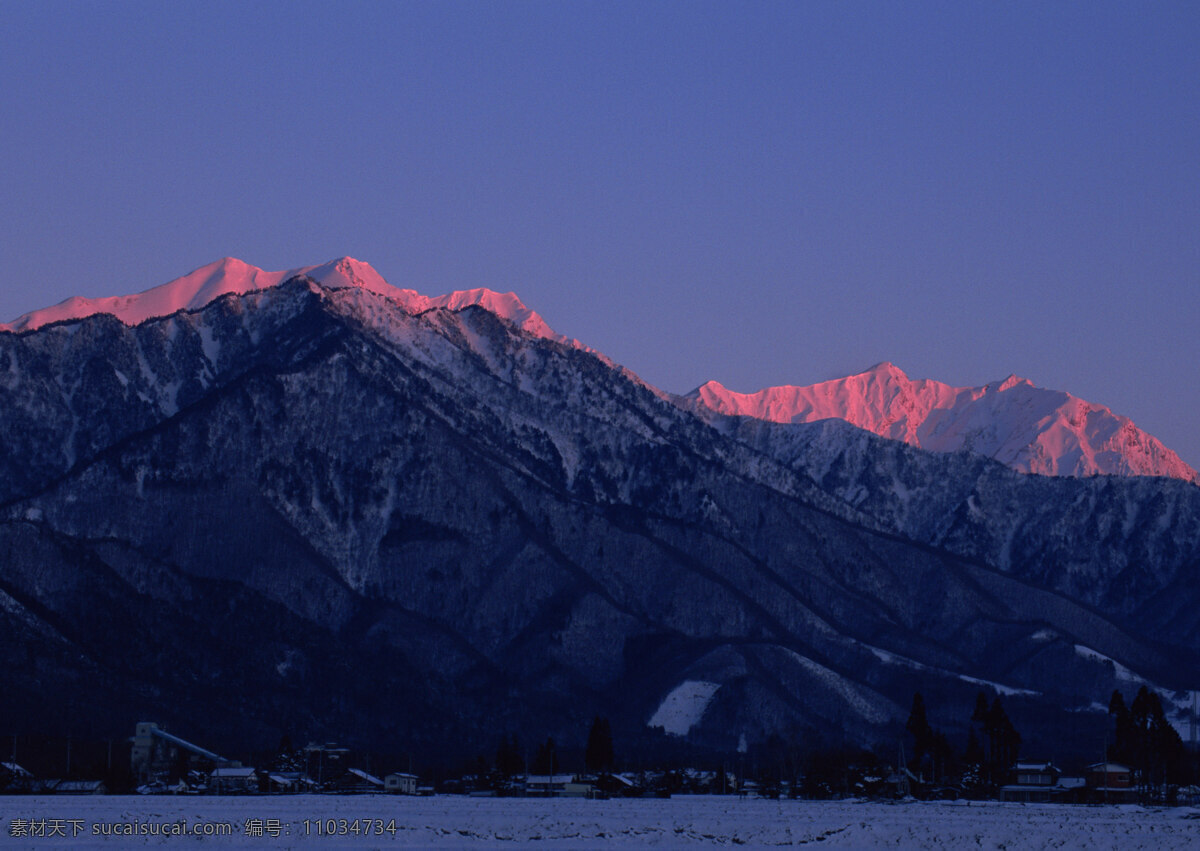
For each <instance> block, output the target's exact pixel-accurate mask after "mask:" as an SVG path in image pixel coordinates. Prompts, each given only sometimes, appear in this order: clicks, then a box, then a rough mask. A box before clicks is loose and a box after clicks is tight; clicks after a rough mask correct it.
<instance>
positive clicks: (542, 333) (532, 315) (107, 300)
mask: <svg viewBox="0 0 1200 851" xmlns="http://www.w3.org/2000/svg"><path fill="white" fill-rule="evenodd" d="M297 275H306V276H308V277H309V278H312V279H313V280H314V281H316V282H317V283H318V284H320V285H321V286H323V287H326V288H328V289H343V288H356V289H362V290H367V291H369V292H373V293H376V294H378V295H382V296H385V297H387V298H389V299H392V300H394V301H396V302H397V303H398V304H400V306H401V307H402V308H404V309H405V310H406V311H408V312H410V313H421V312H423V311H426V310H431V309H434V308H446V309H449V310H462V309H463V308H466V307H469V306H471V305H479V306H480V307H482V308H484V309H485V310H488V311H490V312H492V313H495V314H496V315H498V316H500V317H502V318H504V319H507V320H508V321H510V322H512V323H514V324H515V325H517V326H518V327H520V328H521V329H522V330H524V331H526V332H528V333H530V334H535V335H537V336H539V337H545V338H547V339H552V340H556V341H558V342H562V343H567V344H569V345H574V346H578V347H581V346H579V344H578V343H577V342H575V341H574V340H568V339H567V338H566V337H564V336H562V335H561V334H557V333H555V332H554V331H553V330H552V329H551V328H550V326H549V325H547V324H546V321H545V320H544V319H542V317H541V316H539V315H538V314H537V313H536V312H534V311H533V310H530V309H529V308H528V307H526V306H525V304H524V303H523V302H522V301H521V299H519V298H518V297H517V296H516V294H515V293H512V292H508V293H498V292H495V291H493V290H489V289H485V288H482V287H480V288H476V289H471V290H458V291H456V292H452V293H447V294H446V295H442V296H432V297H431V296H426V295H421V294H420V293H418V292H416V291H415V290H409V289H400V288H398V287H394V286H392V285H391V284H389V283H388V282H387V281H386V280H384V278H383V276H382V275H380V274H379V273H378V272H377V271H375V269H374V268H373V267H372V266H371V265H370V264H369V263H365V262H363V261H362V260H356V259H355V258H353V257H349V256H346V257H338V258H336V259H334V260H330V261H329V262H327V263H322V264H320V265H317V266H302V267H299V268H296V269H287V270H284V271H280V272H268V271H265V270H263V269H260V268H258V267H257V266H253V265H251V264H249V263H247V262H245V261H244V260H239V259H238V258H236V257H222V258H221V259H220V260H215V261H213V262H212V263H208V264H206V265H204V266H201V267H200V268H198V269H195V270H193V271H191V272H189V273H188V274H186V275H184V276H183V277H181V278H176V279H175V280H173V281H170V282H168V283H166V284H162V285H160V286H157V287H153V288H151V289H148V290H145V291H143V292H140V293H136V294H134V295H123V296H106V297H103V298H82V297H80V296H72V297H71V298H69V299H66V300H65V301H62V302H60V303H59V304H56V305H54V306H53V307H47V308H43V309H41V310H35V311H32V312H30V313H26V314H25V315H24V316H21V317H19V318H17V319H15V320H13V321H12V322H10V323H8V324H0V331H33V330H36V329H37V328H40V327H42V326H43V325H49V324H50V323H52V322H69V321H74V320H79V319H84V318H86V317H88V316H94V315H96V314H100V313H107V314H110V315H112V316H115V317H116V318H117V319H119V320H120V321H121V322H123V323H124V324H126V325H138V324H141V323H142V322H145V321H146V320H148V319H153V318H155V317H159V316H169V315H171V314H172V313H178V312H179V311H181V310H199V309H200V308H202V307H204V306H205V305H207V304H210V303H211V302H213V301H215V300H216V299H218V298H220V297H221V296H224V295H229V294H231V293H233V294H238V295H244V294H246V293H250V292H255V291H257V290H264V289H269V288H271V287H275V286H278V285H279V284H281V283H283V282H284V281H286V280H288V279H290V278H293V277H295V276H297ZM581 348H582V347H581Z"/></svg>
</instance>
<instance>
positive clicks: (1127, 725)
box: [1107, 689, 1137, 768]
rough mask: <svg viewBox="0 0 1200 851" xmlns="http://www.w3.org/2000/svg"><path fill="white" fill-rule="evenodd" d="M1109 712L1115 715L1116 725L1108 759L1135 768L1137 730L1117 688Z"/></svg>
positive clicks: (1111, 699) (1110, 702)
mask: <svg viewBox="0 0 1200 851" xmlns="http://www.w3.org/2000/svg"><path fill="white" fill-rule="evenodd" d="M1108 714H1109V715H1111V716H1112V717H1113V725H1114V730H1113V738H1112V744H1111V745H1110V746H1109V747H1108V752H1107V753H1108V759H1109V760H1110V761H1112V762H1116V763H1120V764H1122V765H1126V766H1129V767H1130V768H1133V767H1134V765H1133V762H1134V748H1135V747H1136V739H1137V732H1136V731H1135V730H1134V726H1133V716H1132V715H1131V714H1130V712H1129V707H1127V706H1126V705H1125V697H1124V695H1122V694H1121V692H1119V691H1117V690H1116V689H1113V693H1112V697H1110V698H1109V700H1108Z"/></svg>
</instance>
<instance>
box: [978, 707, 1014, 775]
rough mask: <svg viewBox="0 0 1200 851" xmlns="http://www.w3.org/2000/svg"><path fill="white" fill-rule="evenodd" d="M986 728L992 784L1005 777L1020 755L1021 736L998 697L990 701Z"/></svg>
mask: <svg viewBox="0 0 1200 851" xmlns="http://www.w3.org/2000/svg"><path fill="white" fill-rule="evenodd" d="M985 723H986V725H987V726H986V727H985V728H984V730H985V732H986V733H987V736H988V745H989V750H990V754H989V757H990V759H989V762H990V766H989V767H990V769H991V771H990V775H991V780H992V782H993V783H994V782H997V781H998V780H1000V779H1001V778H1003V777H1004V776H1005V774H1006V773H1007V772H1008V770H1009V768H1011V767H1012V765H1013V763H1015V762H1016V761H1017V757H1019V756H1020V753H1021V734H1020V733H1018V732H1017V728H1016V727H1014V726H1013V724H1012V721H1010V720H1009V719H1008V713H1007V712H1005V711H1004V704H1003V703H1002V702H1001V700H1000V696H999V695H996V699H995V700H993V701H992V705H991V707H990V708H989V709H988V712H987V721H986V722H985Z"/></svg>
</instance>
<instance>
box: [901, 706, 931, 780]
mask: <svg viewBox="0 0 1200 851" xmlns="http://www.w3.org/2000/svg"><path fill="white" fill-rule="evenodd" d="M904 729H905V730H907V731H908V732H909V733H911V734H912V737H913V762H914V763H916V764H918V765H920V764H921V763H923V762H925V760H926V757H927V756H929V754H930V750H931V749H932V747H933V728H932V727H930V726H929V719H928V717H926V714H925V698H923V697H921V693H920V692H917V693H916V694H914V695H913V702H912V710H911V711H910V712H909V713H908V722H907V723H906V724H905V725H904Z"/></svg>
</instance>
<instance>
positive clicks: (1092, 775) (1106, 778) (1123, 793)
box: [1087, 762, 1137, 803]
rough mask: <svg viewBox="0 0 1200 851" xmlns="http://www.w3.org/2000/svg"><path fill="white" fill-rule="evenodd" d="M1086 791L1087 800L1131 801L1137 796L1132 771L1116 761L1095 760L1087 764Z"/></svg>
mask: <svg viewBox="0 0 1200 851" xmlns="http://www.w3.org/2000/svg"><path fill="white" fill-rule="evenodd" d="M1087 791H1088V797H1089V800H1092V801H1096V802H1100V803H1104V802H1114V801H1132V800H1134V799H1135V798H1136V797H1137V789H1135V788H1134V786H1133V771H1132V770H1131V769H1130V768H1129V766H1127V765H1121V764H1120V763H1116V762H1097V763H1095V764H1093V765H1089V766H1088V774H1087Z"/></svg>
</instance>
